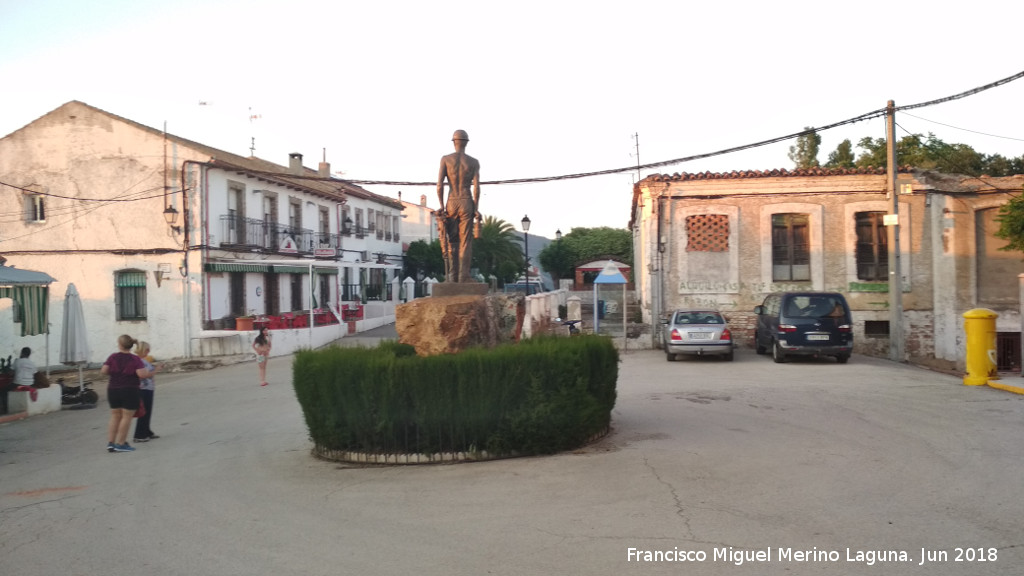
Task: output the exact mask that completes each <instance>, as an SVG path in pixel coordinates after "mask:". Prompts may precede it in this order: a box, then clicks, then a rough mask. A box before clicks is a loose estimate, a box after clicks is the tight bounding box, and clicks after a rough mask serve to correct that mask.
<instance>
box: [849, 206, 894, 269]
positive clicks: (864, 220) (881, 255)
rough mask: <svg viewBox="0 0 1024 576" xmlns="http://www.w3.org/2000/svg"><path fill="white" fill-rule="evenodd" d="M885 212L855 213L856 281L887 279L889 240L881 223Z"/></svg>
mask: <svg viewBox="0 0 1024 576" xmlns="http://www.w3.org/2000/svg"><path fill="white" fill-rule="evenodd" d="M884 216H885V212H857V214H856V216H855V225H856V228H857V279H858V280H868V281H878V280H888V279H889V239H888V234H887V232H886V230H885V225H884V223H883V217H884Z"/></svg>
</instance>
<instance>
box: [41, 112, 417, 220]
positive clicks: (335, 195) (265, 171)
mask: <svg viewBox="0 0 1024 576" xmlns="http://www.w3.org/2000/svg"><path fill="white" fill-rule="evenodd" d="M72 105H77V106H83V107H85V108H88V109H90V110H93V111H95V112H97V113H100V114H103V115H105V116H108V117H110V118H113V119H114V120H117V121H119V122H123V123H125V124H128V125H131V126H133V127H135V128H137V129H139V130H143V131H145V132H149V133H150V134H153V135H156V136H159V137H161V138H163V137H164V132H163V130H158V129H156V128H151V127H149V126H146V125H144V124H140V123H138V122H135V121H134V120H129V119H127V118H124V117H122V116H118V115H117V114H112V113H110V112H107V111H106V110H102V109H100V108H96V107H95V106H90V105H89V104H86V103H85V102H80V101H78V100H72V101H71V102H67V103H66V104H63V105H61V106H60V107H58V108H57V109H56V110H53V111H50V112H48V113H47V114H44V116H48V115H50V114H53V113H54V112H56V111H57V110H60V109H61V108H64V107H67V106H72ZM30 124H31V123H30ZM167 139H168V140H170V141H172V142H175V143H177V144H179V145H181V146H184V147H187V148H190V149H192V150H195V151H196V152H199V153H200V154H203V155H205V156H208V157H209V158H210V160H209V163H210V164H211V165H213V166H219V167H222V168H224V169H225V170H231V169H233V170H237V171H240V172H247V173H250V174H251V175H253V176H255V177H259V178H263V179H264V180H267V181H271V182H275V183H278V184H281V185H284V186H289V187H292V188H297V189H301V190H305V191H308V192H310V193H313V194H317V195H320V196H325V197H327V198H331V199H334V200H338V201H344V200H345V197H346V195H352V196H355V197H359V198H366V199H371V200H375V201H377V202H380V203H382V204H387V205H390V206H394V207H395V208H399V209H401V208H402V205H401V203H400V202H399V201H398V200H395V199H393V198H388V197H387V196H381V195H379V194H374V193H373V192H370V191H368V190H365V189H363V188H361V187H359V186H356V185H355V184H349V183H348V182H345V181H343V180H339V179H336V178H329V179H328V178H322V177H320V175H319V173H318V172H317V171H316V170H312V169H309V168H305V167H303V174H302V175H296V174H292V173H291V170H290V169H289V168H288V167H285V166H282V165H280V164H275V163H274V162H270V161H267V160H263V159H260V158H256V157H254V156H250V157H246V156H240V155H238V154H232V153H231V152H227V151H224V150H219V149H217V148H213V147H211V146H207V145H205V144H200V143H199V142H194V141H192V140H189V139H187V138H182V137H180V136H175V135H174V134H170V133H167Z"/></svg>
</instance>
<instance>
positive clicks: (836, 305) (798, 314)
mask: <svg viewBox="0 0 1024 576" xmlns="http://www.w3.org/2000/svg"><path fill="white" fill-rule="evenodd" d="M784 313H785V315H786V316H789V317H791V318H827V317H830V316H831V317H835V318H839V317H843V316H846V307H845V306H843V301H842V299H841V298H839V297H837V296H830V295H805V296H791V297H789V298H788V299H787V300H786V307H785V309H784Z"/></svg>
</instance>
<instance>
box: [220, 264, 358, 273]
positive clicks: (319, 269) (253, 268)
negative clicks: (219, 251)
mask: <svg viewBox="0 0 1024 576" xmlns="http://www.w3.org/2000/svg"><path fill="white" fill-rule="evenodd" d="M203 270H204V271H206V272H253V273H256V274H260V273H267V272H273V273H275V274H309V265H308V264H307V265H305V266H303V265H301V264H273V265H271V264H249V263H244V262H207V263H206V264H205V265H203ZM313 271H314V272H316V273H317V274H335V275H336V274H337V273H338V269H337V268H333V267H328V266H314V267H313Z"/></svg>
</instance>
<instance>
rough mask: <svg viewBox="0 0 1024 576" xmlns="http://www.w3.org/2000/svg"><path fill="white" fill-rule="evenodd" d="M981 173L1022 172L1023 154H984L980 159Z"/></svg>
mask: <svg viewBox="0 0 1024 576" xmlns="http://www.w3.org/2000/svg"><path fill="white" fill-rule="evenodd" d="M981 173H982V174H987V175H989V176H1012V175H1014V174H1024V156H1021V157H1020V158H1006V157H1004V156H1001V155H999V154H993V155H991V156H989V155H984V156H982V159H981Z"/></svg>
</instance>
